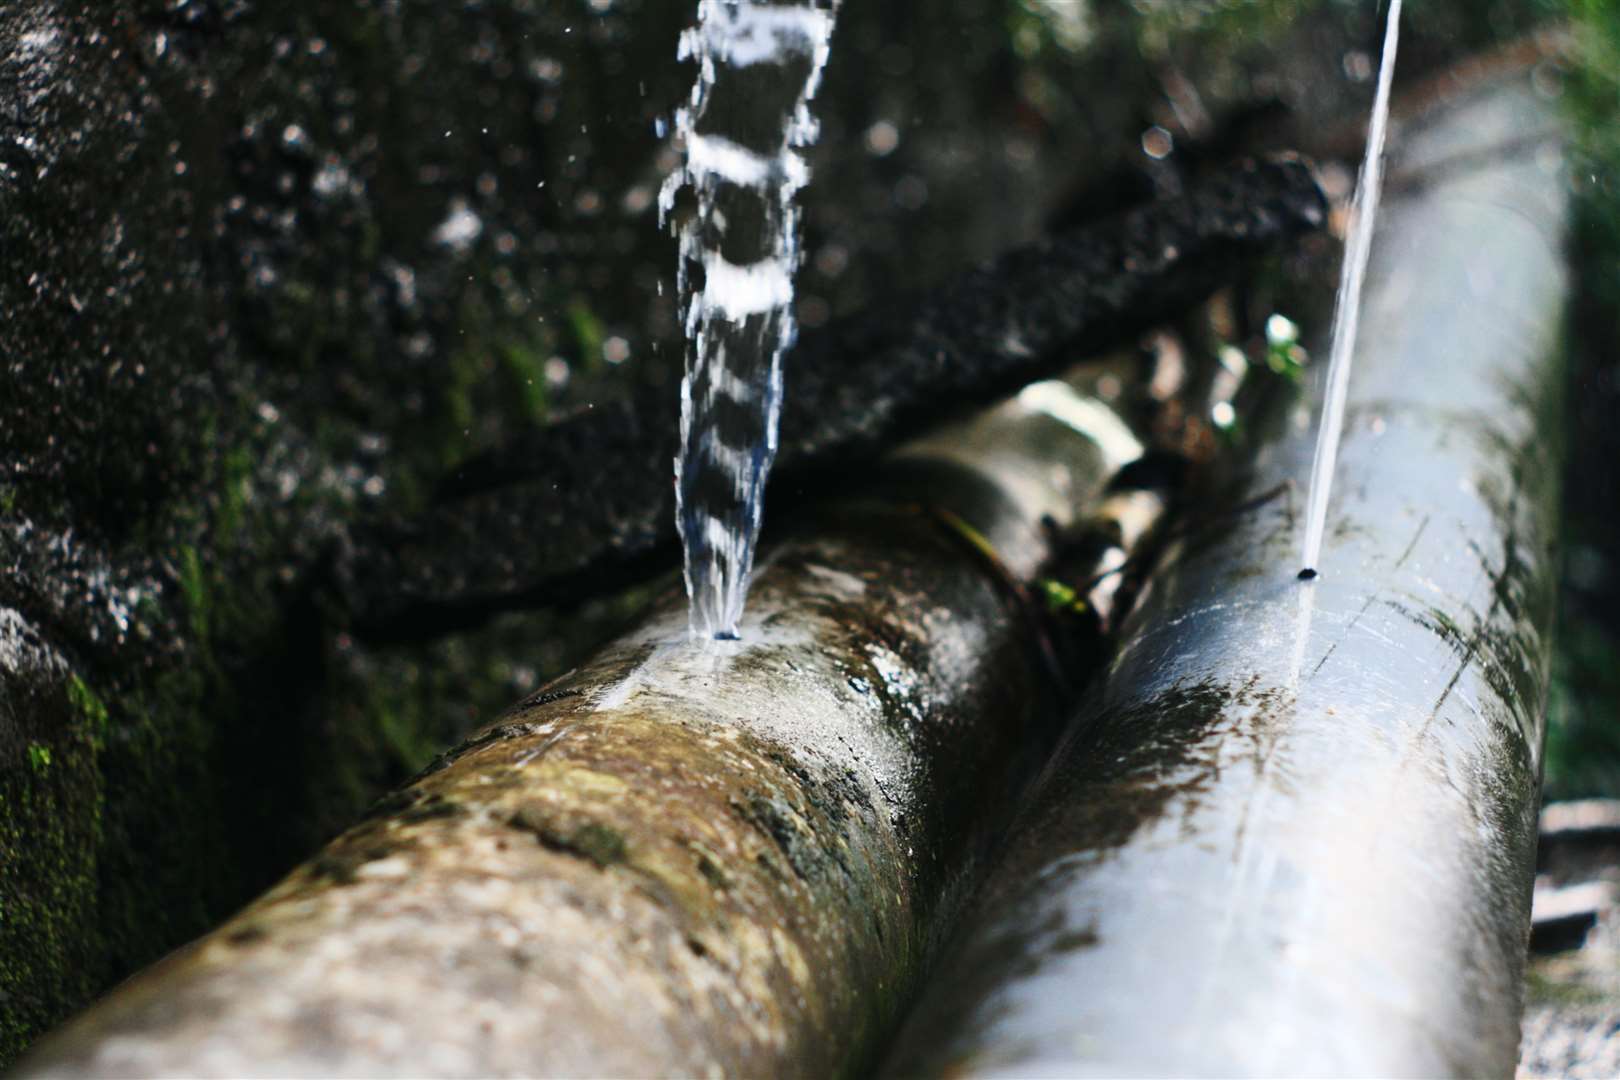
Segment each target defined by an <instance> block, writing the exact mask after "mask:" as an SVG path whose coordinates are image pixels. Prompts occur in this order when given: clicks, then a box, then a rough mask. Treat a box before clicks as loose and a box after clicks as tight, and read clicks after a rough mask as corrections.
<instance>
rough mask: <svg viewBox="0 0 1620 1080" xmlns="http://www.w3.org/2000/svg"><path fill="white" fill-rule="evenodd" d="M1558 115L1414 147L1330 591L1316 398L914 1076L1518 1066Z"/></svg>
mask: <svg viewBox="0 0 1620 1080" xmlns="http://www.w3.org/2000/svg"><path fill="white" fill-rule="evenodd" d="M1557 127H1558V125H1557V121H1556V118H1555V116H1554V115H1553V114H1552V111H1551V106H1550V105H1548V104H1547V103H1546V102H1544V101H1542V100H1540V99H1539V98H1538V97H1537V96H1536V95H1535V94H1534V93H1533V92H1532V91H1531V90H1530V89H1529V88H1528V87H1527V86H1526V85H1525V84H1524V82H1523V81H1520V80H1515V81H1513V82H1512V83H1510V84H1504V85H1499V86H1496V87H1494V88H1489V89H1487V90H1485V91H1481V92H1476V93H1474V94H1473V95H1472V96H1470V98H1469V99H1468V100H1465V101H1462V102H1460V103H1455V102H1454V103H1452V104H1450V105H1448V106H1445V107H1443V108H1440V109H1439V110H1437V111H1434V112H1432V113H1431V114H1429V115H1426V116H1423V117H1421V118H1419V119H1418V120H1416V121H1413V122H1411V123H1408V124H1407V125H1406V127H1405V130H1404V131H1403V132H1402V133H1400V135H1399V140H1400V141H1399V142H1398V144H1397V146H1398V150H1397V155H1398V157H1397V162H1396V167H1395V170H1394V178H1395V179H1394V181H1393V183H1394V187H1393V189H1392V190H1391V192H1390V198H1389V201H1388V202H1387V204H1386V209H1385V217H1384V220H1383V223H1382V225H1381V227H1380V230H1379V235H1378V240H1377V245H1376V251H1375V254H1374V257H1373V258H1374V263H1373V270H1372V278H1371V281H1370V286H1369V289H1370V291H1369V293H1368V295H1367V303H1366V311H1365V318H1364V324H1363V327H1362V337H1361V345H1360V347H1359V350H1358V352H1359V356H1358V359H1357V361H1356V369H1355V374H1354V377H1353V383H1352V391H1351V393H1352V400H1351V403H1350V416H1349V422H1348V426H1347V430H1346V434H1345V438H1344V443H1343V451H1342V457H1341V462H1340V466H1339V475H1338V479H1337V483H1336V486H1335V496H1334V501H1333V505H1332V509H1331V512H1330V518H1329V524H1328V541H1327V546H1326V550H1325V553H1324V556H1323V559H1322V563H1321V570H1322V577H1321V578H1320V579H1319V580H1318V581H1316V582H1314V583H1310V584H1306V583H1301V582H1299V581H1296V580H1295V575H1296V572H1297V571H1298V569H1299V564H1298V561H1297V560H1298V558H1299V556H1298V551H1299V536H1300V531H1301V529H1302V527H1303V523H1302V521H1301V520H1300V512H1301V511H1302V510H1303V507H1304V495H1305V492H1304V491H1303V490H1302V489H1301V488H1300V487H1299V485H1300V484H1302V483H1303V482H1304V478H1305V477H1306V476H1307V475H1308V469H1309V465H1310V454H1311V448H1312V446H1311V442H1312V434H1311V431H1310V428H1309V424H1308V423H1306V422H1304V421H1305V418H1304V417H1300V416H1295V417H1291V418H1290V422H1289V424H1288V425H1287V429H1286V433H1285V434H1284V435H1283V436H1282V437H1281V438H1279V439H1277V440H1276V441H1274V442H1272V443H1271V444H1270V445H1268V446H1266V447H1265V449H1264V450H1263V451H1262V452H1261V453H1260V455H1259V456H1258V458H1257V460H1256V462H1255V465H1254V468H1253V469H1252V473H1251V475H1250V476H1249V478H1248V481H1247V492H1246V494H1245V495H1240V496H1238V497H1237V499H1236V500H1234V502H1235V503H1241V501H1242V500H1243V499H1245V498H1248V499H1254V498H1257V497H1259V498H1261V499H1262V502H1261V504H1260V505H1259V507H1258V508H1253V507H1251V508H1250V509H1248V510H1245V511H1243V512H1241V513H1238V514H1236V515H1234V516H1231V517H1229V518H1227V519H1216V521H1215V523H1214V524H1212V525H1211V526H1210V527H1209V528H1208V529H1207V530H1206V531H1205V533H1204V534H1203V535H1201V536H1197V537H1194V538H1193V539H1192V540H1191V541H1189V542H1188V543H1187V544H1185V545H1184V547H1183V550H1181V551H1180V552H1179V554H1177V555H1175V556H1174V557H1173V560H1174V561H1173V564H1172V565H1171V567H1170V568H1169V570H1168V572H1167V573H1166V574H1165V575H1164V578H1163V580H1162V582H1161V583H1160V584H1159V585H1158V586H1157V591H1156V593H1155V595H1154V596H1153V597H1152V599H1151V601H1150V602H1149V603H1148V604H1146V605H1145V606H1144V609H1143V610H1142V611H1141V612H1139V613H1138V616H1137V617H1136V619H1135V621H1134V623H1133V624H1132V626H1131V627H1130V628H1128V629H1127V632H1126V640H1125V643H1124V644H1123V647H1122V649H1121V652H1120V654H1119V656H1118V658H1117V661H1116V663H1115V665H1114V668H1113V671H1112V673H1111V677H1110V679H1109V681H1108V683H1107V686H1106V690H1105V691H1104V692H1103V693H1102V694H1101V695H1100V697H1099V699H1098V700H1097V701H1096V702H1095V703H1094V705H1093V706H1092V708H1091V709H1090V711H1089V713H1088V714H1087V715H1086V716H1085V717H1084V719H1083V722H1082V723H1080V724H1079V725H1078V726H1077V728H1076V729H1075V731H1074V732H1073V734H1072V736H1071V737H1070V738H1069V739H1068V740H1067V741H1066V743H1065V744H1064V746H1063V748H1062V749H1061V751H1060V752H1059V755H1058V757H1057V758H1056V760H1055V762H1054V764H1053V766H1052V767H1051V768H1050V769H1049V770H1048V772H1047V774H1046V776H1045V777H1044V781H1043V784H1042V787H1041V792H1040V795H1039V797H1038V799H1037V801H1036V802H1035V803H1034V804H1033V807H1032V809H1031V810H1030V811H1029V812H1028V813H1027V814H1026V815H1025V816H1024V817H1023V819H1022V822H1021V825H1020V827H1019V828H1018V831H1017V834H1016V835H1017V839H1016V840H1015V841H1014V842H1013V844H1012V845H1010V850H1009V852H1008V854H1007V855H1006V858H1005V861H1004V863H1003V864H1002V866H1001V867H1000V869H999V870H997V871H996V872H995V874H994V877H993V879H992V881H991V883H990V885H989V886H988V887H987V888H986V889H985V890H984V891H983V892H982V894H981V895H980V896H979V897H978V899H977V900H976V901H975V903H974V905H973V907H972V912H973V914H972V916H971V918H970V919H969V922H968V926H969V929H968V930H967V931H966V932H965V934H964V937H963V940H962V941H961V942H960V943H959V947H958V948H957V949H956V950H955V952H954V955H953V957H952V960H951V961H950V962H949V963H948V964H947V965H946V967H945V969H944V970H943V971H942V972H941V973H940V974H939V975H938V977H937V978H936V979H935V981H934V983H933V992H932V994H931V995H930V997H929V998H928V999H927V1001H926V1002H925V1003H924V1005H923V1006H922V1008H920V1009H919V1010H918V1011H917V1012H916V1013H915V1014H914V1015H913V1017H912V1018H911V1020H910V1022H909V1024H908V1027H907V1034H906V1037H905V1039H904V1041H903V1043H902V1045H901V1046H900V1048H899V1050H898V1052H897V1053H896V1055H895V1056H894V1057H893V1059H892V1060H891V1066H892V1071H893V1072H894V1073H897V1074H901V1075H942V1074H949V1075H952V1076H961V1075H981V1076H1026V1077H1027V1076H1151V1075H1157V1076H1197V1075H1213V1076H1263V1075H1290V1076H1311V1075H1354V1076H1441V1075H1459V1076H1510V1075H1512V1073H1513V1069H1514V1064H1515V1061H1516V1059H1517V1052H1516V1051H1517V1044H1518V1023H1519V1008H1520V993H1521V981H1522V968H1523V957H1524V953H1525V945H1526V938H1527V934H1528V929H1529V918H1530V910H1529V901H1530V889H1531V882H1532V877H1533V866H1534V859H1533V856H1534V849H1535V830H1536V807H1537V797H1538V787H1539V775H1540V760H1539V757H1540V752H1541V745H1542V736H1543V703H1544V698H1545V694H1546V686H1547V671H1548V660H1549V648H1548V646H1549V642H1548V633H1549V628H1550V626H1551V620H1552V613H1553V600H1554V581H1555V558H1554V543H1555V537H1556V533H1557V519H1558V505H1559V501H1558V489H1559V465H1560V441H1561V440H1560V419H1559V417H1560V415H1561V413H1560V408H1561V402H1560V391H1561V385H1560V383H1561V365H1560V363H1559V348H1560V342H1561V322H1562V317H1563V308H1564V304H1565V298H1566V294H1567V292H1568V286H1569V279H1568V273H1567V270H1566V266H1565V260H1564V256H1563V252H1562V250H1561V246H1562V238H1563V232H1564V228H1565V216H1566V203H1567V191H1568V185H1567V181H1566V179H1565V176H1564V172H1563V168H1562V165H1561V161H1560V155H1559V153H1558V140H1557V137H1556V136H1557ZM1537 132H1544V133H1547V134H1548V135H1549V139H1550V141H1549V140H1536V139H1529V140H1527V139H1526V136H1527V135H1533V134H1535V133H1537ZM1494 147H1501V148H1503V149H1501V151H1500V152H1496V151H1493V149H1492V148H1494ZM1403 176H1404V177H1405V178H1406V182H1405V183H1404V184H1403V183H1402V180H1401V178H1402V177H1403ZM1290 485H1292V486H1290ZM1268 492H1269V493H1276V494H1277V497H1275V498H1273V499H1271V500H1270V501H1264V498H1263V497H1264V495H1265V494H1266V493H1268Z"/></svg>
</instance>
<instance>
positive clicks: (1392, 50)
mask: <svg viewBox="0 0 1620 1080" xmlns="http://www.w3.org/2000/svg"><path fill="white" fill-rule="evenodd" d="M1400 35H1401V0H1391V3H1390V5H1389V21H1388V23H1387V24H1386V26H1385V28H1384V59H1383V63H1382V65H1380V67H1379V71H1378V94H1377V96H1376V97H1375V98H1374V99H1373V111H1372V122H1371V123H1370V124H1369V125H1368V129H1367V154H1366V157H1365V158H1363V159H1362V163H1361V177H1360V179H1359V180H1357V182H1356V197H1355V202H1354V204H1353V205H1352V206H1351V210H1350V215H1351V217H1350V237H1349V240H1348V242H1347V243H1346V244H1345V249H1344V269H1343V271H1342V272H1341V275H1340V278H1339V298H1338V306H1337V307H1336V308H1335V309H1334V312H1333V351H1332V354H1331V356H1330V359H1329V360H1328V374H1327V379H1328V386H1327V397H1326V399H1325V401H1324V402H1323V405H1322V425H1321V428H1320V429H1319V430H1318V432H1317V436H1316V458H1315V460H1314V461H1313V462H1312V463H1311V487H1310V499H1309V503H1308V505H1307V507H1306V511H1305V542H1304V550H1303V551H1302V552H1301V556H1302V559H1301V561H1302V563H1303V565H1304V569H1302V570H1300V572H1299V576H1300V579H1301V580H1303V581H1310V580H1311V579H1313V578H1315V577H1316V574H1317V569H1318V567H1317V565H1316V564H1317V561H1318V560H1319V559H1320V558H1321V556H1322V536H1323V533H1324V531H1325V530H1326V527H1327V507H1328V495H1329V493H1330V492H1331V491H1332V490H1333V469H1334V466H1335V465H1337V464H1338V460H1339V439H1340V436H1341V435H1342V433H1343V431H1344V402H1345V399H1346V398H1347V397H1349V394H1350V363H1351V360H1352V358H1353V356H1354V354H1355V349H1356V333H1357V331H1358V330H1359V329H1360V323H1361V288H1362V283H1363V281H1364V280H1365V279H1366V276H1367V261H1368V259H1369V258H1370V257H1371V255H1372V238H1373V227H1374V226H1375V225H1376V224H1377V220H1378V199H1379V196H1380V195H1381V194H1382V193H1383V186H1384V136H1385V134H1386V132H1387V131H1388V129H1389V90H1390V85H1391V84H1392V83H1393V82H1394V78H1395V54H1396V51H1397V50H1398V49H1399V46H1400Z"/></svg>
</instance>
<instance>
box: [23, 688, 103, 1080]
mask: <svg viewBox="0 0 1620 1080" xmlns="http://www.w3.org/2000/svg"><path fill="white" fill-rule="evenodd" d="M12 689H13V690H14V691H15V690H16V687H15V685H14V686H13V688H12ZM70 693H71V691H70V690H69V688H68V684H66V683H59V684H55V685H34V686H31V687H26V688H24V689H23V691H22V693H21V694H19V695H18V696H21V697H29V698H31V699H32V700H31V702H30V705H31V706H32V707H33V708H34V710H35V713H34V715H35V717H36V723H37V722H38V721H39V720H48V721H51V723H50V727H51V728H52V729H53V730H54V731H55V732H56V733H57V734H56V735H55V736H54V737H53V738H51V739H50V741H49V743H48V744H47V743H46V742H45V741H35V742H31V743H29V745H28V747H27V752H26V758H27V760H26V762H24V763H23V764H22V767H20V768H19V767H15V766H13V764H12V763H10V762H3V763H0V1005H3V1007H0V1063H4V1062H8V1061H10V1060H11V1059H12V1058H14V1057H15V1056H16V1055H17V1053H18V1052H20V1051H21V1050H22V1048H23V1047H24V1046H26V1045H27V1042H28V1040H29V1039H30V1038H31V1037H32V1036H33V1034H34V1033H35V1032H37V1031H38V1030H40V1029H41V1028H44V1027H47V1026H49V1025H51V1024H53V1023H55V1022H56V1021H58V1020H60V1019H61V1018H62V1017H63V1015H64V1014H65V1013H66V1012H67V1011H68V1009H69V1008H70V1007H71V1006H72V1004H74V1003H76V1002H78V1001H82V1000H84V999H85V998H87V997H88V996H89V995H91V994H93V993H94V992H96V991H97V990H99V989H100V988H101V986H102V984H103V982H104V980H105V978H106V966H105V964H104V962H103V960H102V956H101V946H102V941H103V939H102V937H101V935H100V934H99V932H98V931H97V928H96V912H97V907H98V905H99V892H100V882H99V876H98V866H97V851H98V849H99V847H100V842H101V810H102V803H103V798H102V783H103V781H102V779H101V771H100V762H99V760H98V758H99V754H98V748H97V745H96V742H95V740H93V739H92V738H90V737H89V735H88V733H87V732H86V731H85V730H84V725H83V724H82V723H81V722H77V721H76V717H75V713H76V711H77V710H76V707H75V706H74V705H73V704H72V703H71V702H70Z"/></svg>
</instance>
